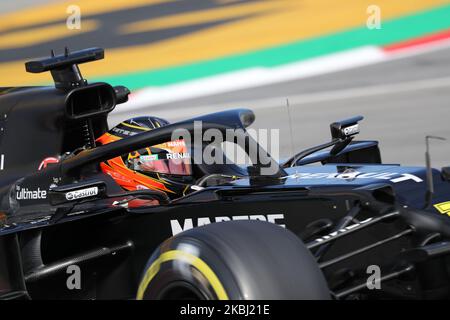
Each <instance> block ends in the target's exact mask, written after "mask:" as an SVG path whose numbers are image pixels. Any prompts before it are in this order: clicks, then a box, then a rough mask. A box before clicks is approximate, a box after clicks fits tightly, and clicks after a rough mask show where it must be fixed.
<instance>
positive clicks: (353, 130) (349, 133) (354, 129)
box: [344, 124, 359, 136]
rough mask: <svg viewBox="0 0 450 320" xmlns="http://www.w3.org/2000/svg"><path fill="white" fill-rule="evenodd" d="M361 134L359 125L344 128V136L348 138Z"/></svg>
mask: <svg viewBox="0 0 450 320" xmlns="http://www.w3.org/2000/svg"><path fill="white" fill-rule="evenodd" d="M357 133H359V125H358V124H354V125H352V126H350V127H346V128H344V134H345V135H346V136H352V135H355V134H357Z"/></svg>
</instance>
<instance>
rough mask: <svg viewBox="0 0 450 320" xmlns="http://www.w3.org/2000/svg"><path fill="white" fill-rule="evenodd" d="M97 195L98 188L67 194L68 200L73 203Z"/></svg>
mask: <svg viewBox="0 0 450 320" xmlns="http://www.w3.org/2000/svg"><path fill="white" fill-rule="evenodd" d="M97 194H98V187H91V188H86V189H81V190H75V191H71V192H67V193H66V199H67V200H68V201H72V200H77V199H83V198H89V197H93V196H96V195H97Z"/></svg>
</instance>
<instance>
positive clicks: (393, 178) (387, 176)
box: [286, 170, 423, 183]
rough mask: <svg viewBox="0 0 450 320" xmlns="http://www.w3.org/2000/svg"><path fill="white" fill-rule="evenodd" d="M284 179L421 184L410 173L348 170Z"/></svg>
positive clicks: (292, 176)
mask: <svg viewBox="0 0 450 320" xmlns="http://www.w3.org/2000/svg"><path fill="white" fill-rule="evenodd" d="M286 178H293V179H342V180H355V179H379V180H388V181H390V182H393V183H399V182H404V181H409V180H412V181H414V182H423V180H422V179H421V178H419V177H417V176H415V175H413V174H410V173H396V172H382V173H380V172H365V173H362V172H359V171H353V170H348V171H345V172H343V173H329V172H320V173H295V174H292V175H290V176H288V177H286Z"/></svg>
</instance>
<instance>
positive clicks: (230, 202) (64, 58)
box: [0, 48, 450, 299]
mask: <svg viewBox="0 0 450 320" xmlns="http://www.w3.org/2000/svg"><path fill="white" fill-rule="evenodd" d="M101 58H103V50H102V49H99V48H93V49H86V50H82V51H78V52H73V53H69V52H68V51H67V52H66V53H65V54H63V55H58V56H55V55H54V54H52V56H51V57H49V58H46V59H42V60H37V61H32V62H28V63H27V64H26V69H27V71H28V72H33V73H37V72H45V71H50V72H51V74H52V76H53V79H54V81H55V87H21V88H2V89H1V91H0V92H1V93H0V130H1V133H0V298H2V299H134V298H137V299H397V298H413V299H417V298H418V299H429V298H448V297H450V277H449V267H450V261H449V253H450V242H449V239H450V219H449V217H448V215H450V169H449V168H443V169H442V170H441V171H439V170H436V169H431V167H430V165H429V161H428V165H427V167H425V168H420V167H403V166H400V165H396V164H383V163H382V162H381V156H380V152H379V148H378V143H377V142H376V141H355V140H354V137H355V135H356V134H357V133H358V132H359V124H358V122H359V121H360V120H361V119H362V118H361V117H355V118H352V119H348V120H345V121H340V122H335V123H333V124H332V125H331V136H332V138H331V141H330V142H328V143H325V144H323V145H320V146H317V147H313V148H311V149H308V150H305V151H302V152H300V153H298V154H296V155H294V156H293V157H292V158H291V159H289V160H288V161H286V162H284V163H277V162H276V161H275V160H273V159H272V157H271V156H270V155H269V154H268V153H267V152H266V151H265V150H264V149H263V148H262V147H261V146H260V145H258V144H257V143H256V142H255V141H254V140H253V138H252V137H251V136H250V135H249V134H248V132H247V131H246V130H245V129H246V128H247V127H248V126H249V125H251V124H252V122H253V120H254V114H253V113H252V111H250V110H246V109H239V110H232V111H225V112H219V113H214V114H208V115H205V116H201V117H198V118H194V119H190V120H187V121H182V122H178V123H174V124H168V125H165V126H162V127H160V128H157V129H154V130H150V131H146V132H143V133H140V134H136V135H133V136H130V137H127V138H124V139H121V140H118V141H114V142H111V143H108V144H105V145H96V139H97V138H98V137H99V136H101V135H103V134H104V133H105V132H106V131H108V123H107V116H108V113H109V112H111V111H112V110H113V109H114V107H115V106H116V104H119V103H122V102H125V101H127V99H128V93H129V91H128V90H127V89H126V88H125V87H112V86H110V85H109V84H106V83H92V84H91V83H88V82H87V81H86V80H85V79H83V77H82V76H81V74H80V71H79V69H78V64H80V63H84V62H89V61H94V60H98V59H101ZM197 121H202V129H201V130H202V132H203V131H206V130H208V129H214V130H216V132H217V131H218V132H222V133H224V132H225V131H227V130H234V132H236V136H234V137H232V138H229V139H228V140H227V141H228V142H229V143H231V144H239V145H240V147H242V148H243V150H244V151H245V153H246V154H247V155H248V156H249V157H250V163H249V165H248V166H242V165H238V164H235V163H232V162H231V163H229V162H225V163H222V164H218V163H203V162H198V161H194V159H192V161H191V166H192V167H191V170H190V171H189V172H191V174H190V176H189V177H185V178H186V179H188V180H189V181H190V182H189V183H188V185H189V186H190V187H189V192H185V193H183V195H180V196H173V195H171V196H170V197H169V196H168V194H167V193H166V192H162V191H161V190H156V189H145V188H142V189H136V190H132V191H125V190H124V189H123V188H121V187H120V186H119V185H118V184H117V183H116V181H115V180H114V179H113V177H111V176H110V175H108V174H105V173H104V172H103V171H101V170H100V163H102V162H104V161H107V160H108V159H111V158H114V157H119V156H121V155H123V154H127V153H130V152H132V151H134V150H138V149H140V148H145V147H147V146H154V145H158V144H161V143H165V142H167V141H170V139H171V138H172V134H173V132H174V131H176V130H182V131H184V132H187V133H191V134H193V133H194V131H195V123H196V122H197ZM206 148H210V151H211V150H212V151H213V153H215V154H216V155H217V154H219V155H220V156H221V157H222V156H223V157H225V155H224V154H221V153H220V152H221V145H218V144H216V145H215V144H213V145H211V144H209V145H207V144H206V143H204V142H200V143H198V142H194V143H191V144H189V150H191V155H192V156H193V155H194V153H195V152H196V151H197V152H203V151H204V150H205V149H206ZM211 148H212V149H211ZM52 155H60V156H61V158H60V159H57V160H55V159H52V158H49V157H51V156H52ZM269 169H271V170H269ZM216 222H220V223H216Z"/></svg>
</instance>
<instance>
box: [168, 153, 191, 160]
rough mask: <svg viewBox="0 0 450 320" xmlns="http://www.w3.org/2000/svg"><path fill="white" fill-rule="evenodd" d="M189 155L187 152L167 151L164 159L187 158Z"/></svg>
mask: <svg viewBox="0 0 450 320" xmlns="http://www.w3.org/2000/svg"><path fill="white" fill-rule="evenodd" d="M189 157H190V155H189V153H188V152H179V153H178V152H177V153H168V154H167V158H166V159H187V158H189Z"/></svg>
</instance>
